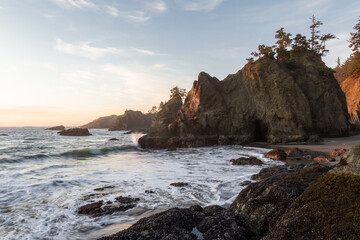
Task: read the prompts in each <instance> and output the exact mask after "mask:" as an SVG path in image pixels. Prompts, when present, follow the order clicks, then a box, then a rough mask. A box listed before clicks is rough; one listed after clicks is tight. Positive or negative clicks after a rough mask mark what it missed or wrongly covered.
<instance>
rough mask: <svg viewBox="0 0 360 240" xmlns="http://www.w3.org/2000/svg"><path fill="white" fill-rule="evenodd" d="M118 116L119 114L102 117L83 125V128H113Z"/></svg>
mask: <svg viewBox="0 0 360 240" xmlns="http://www.w3.org/2000/svg"><path fill="white" fill-rule="evenodd" d="M117 118H118V116H117V115H111V116H107V117H100V118H98V119H96V120H94V121H92V122H90V123H87V124H85V125H83V126H81V128H99V129H105V128H111V127H112V126H114V125H115V123H116V120H117Z"/></svg>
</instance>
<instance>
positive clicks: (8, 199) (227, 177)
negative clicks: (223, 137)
mask: <svg viewBox="0 0 360 240" xmlns="http://www.w3.org/2000/svg"><path fill="white" fill-rule="evenodd" d="M90 132H91V133H92V136H86V137H70V136H60V135H58V134H57V131H49V130H44V129H43V128H0V135H1V134H7V135H8V136H0V239H96V238H98V237H100V236H103V235H107V234H111V233H115V232H116V231H118V230H119V229H121V228H123V227H124V226H129V225H130V224H131V223H133V222H134V221H136V220H138V219H139V218H141V217H143V216H146V215H149V214H150V213H153V212H158V211H163V210H166V209H168V208H171V207H189V206H191V205H195V204H198V205H201V206H207V205H213V204H217V205H222V206H228V205H229V204H230V203H231V202H232V201H233V200H234V199H235V198H236V196H237V194H238V193H239V192H240V191H241V190H242V189H243V188H244V186H242V183H243V182H244V181H249V180H250V176H251V175H253V174H255V173H257V172H259V171H260V170H261V168H264V167H269V166H273V165H279V164H282V163H280V162H276V161H272V160H270V159H267V158H264V156H263V154H264V153H265V152H267V151H268V150H267V149H260V148H253V147H243V146H214V147H204V148H189V149H178V150H176V151H166V150H144V149H141V148H140V147H139V146H138V144H137V139H138V138H139V137H141V136H142V135H140V134H125V132H123V131H116V132H110V131H107V130H103V129H91V130H90ZM111 138H117V139H118V140H116V141H110V140H109V139H111ZM242 156H244V157H246V156H255V157H257V158H259V159H261V160H262V161H263V162H264V165H263V166H233V165H231V163H230V162H229V160H230V159H232V158H238V157H242ZM174 182H186V183H188V184H189V185H188V186H185V187H174V186H171V185H170V184H171V183H174ZM103 187H109V188H105V189H104V190H102V191H99V190H95V189H98V188H103ZM94 193H98V195H102V196H98V195H95V197H93V198H90V199H89V198H88V197H87V196H89V195H90V194H94ZM118 196H130V197H136V198H140V201H139V202H138V204H137V205H136V207H135V208H133V209H130V210H127V211H125V212H115V213H113V214H112V215H105V216H98V217H92V216H86V215H79V214H77V209H78V208H79V207H80V206H83V205H85V204H88V203H91V201H98V200H104V201H108V200H110V201H114V199H115V198H116V197H118Z"/></svg>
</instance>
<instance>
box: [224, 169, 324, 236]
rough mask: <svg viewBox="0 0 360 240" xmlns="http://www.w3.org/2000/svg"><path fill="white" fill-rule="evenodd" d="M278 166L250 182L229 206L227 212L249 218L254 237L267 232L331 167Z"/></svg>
mask: <svg viewBox="0 0 360 240" xmlns="http://www.w3.org/2000/svg"><path fill="white" fill-rule="evenodd" d="M275 169H276V167H275ZM280 169H281V171H279V172H277V171H274V172H273V174H274V175H271V174H270V176H269V175H268V176H267V177H265V178H264V179H263V180H262V181H260V182H257V183H252V184H250V185H249V186H248V187H247V188H245V189H244V190H243V191H241V192H240V194H239V195H238V197H237V198H236V200H235V201H234V202H233V203H232V204H231V206H230V208H229V211H231V212H233V213H234V214H236V215H238V216H241V217H244V218H246V219H248V220H249V222H250V225H251V228H252V230H253V231H254V232H255V233H256V236H257V238H256V239H260V238H261V237H262V236H264V235H266V233H267V232H268V230H269V229H271V228H273V227H274V226H275V224H276V222H277V221H278V219H279V218H280V217H281V215H282V214H283V213H284V212H285V211H286V209H287V207H288V206H289V205H290V204H291V203H292V202H293V201H294V200H295V199H296V198H297V197H299V196H300V195H301V194H302V193H303V192H304V191H305V189H306V188H307V187H308V186H310V185H311V184H312V183H313V182H314V181H315V180H317V179H318V178H319V177H321V176H323V175H324V174H326V173H327V172H328V171H329V169H330V168H328V167H324V166H320V165H317V164H315V165H312V166H310V167H306V168H303V169H300V170H297V171H294V170H285V169H284V168H280Z"/></svg>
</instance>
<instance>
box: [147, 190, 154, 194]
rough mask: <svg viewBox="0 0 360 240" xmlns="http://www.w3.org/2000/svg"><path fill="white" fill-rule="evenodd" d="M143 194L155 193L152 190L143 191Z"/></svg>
mask: <svg viewBox="0 0 360 240" xmlns="http://www.w3.org/2000/svg"><path fill="white" fill-rule="evenodd" d="M145 193H150V194H153V193H155V192H154V191H153V190H145Z"/></svg>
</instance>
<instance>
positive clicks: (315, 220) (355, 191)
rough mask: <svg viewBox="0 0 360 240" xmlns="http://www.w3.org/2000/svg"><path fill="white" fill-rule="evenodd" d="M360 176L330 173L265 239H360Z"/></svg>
mask: <svg viewBox="0 0 360 240" xmlns="http://www.w3.org/2000/svg"><path fill="white" fill-rule="evenodd" d="M359 189H360V177H359V176H354V175H345V174H340V175H337V174H327V175H325V176H324V177H322V178H320V179H319V180H317V181H316V182H315V183H314V184H313V185H311V186H310V187H309V188H307V189H306V191H305V192H304V193H303V194H301V196H300V197H298V198H297V199H296V200H295V201H294V202H293V203H292V204H291V205H290V206H289V207H288V209H287V210H286V212H285V213H284V214H283V215H282V216H281V217H280V218H279V220H278V221H277V224H276V225H275V226H274V227H273V228H272V231H271V232H270V234H269V235H268V236H267V237H266V238H264V240H272V239H277V240H287V239H301V240H305V239H324V240H325V239H358V238H359V236H360V221H359V216H360V202H359V197H360V191H359Z"/></svg>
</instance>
